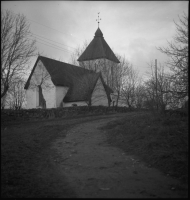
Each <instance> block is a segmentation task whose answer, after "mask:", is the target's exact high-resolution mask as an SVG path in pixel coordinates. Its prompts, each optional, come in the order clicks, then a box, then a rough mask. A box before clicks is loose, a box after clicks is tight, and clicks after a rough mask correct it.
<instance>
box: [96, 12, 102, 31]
mask: <svg viewBox="0 0 190 200" xmlns="http://www.w3.org/2000/svg"><path fill="white" fill-rule="evenodd" d="M99 14H100V12H98V19H96V21H97V22H98V28H99V23H100V20H102V19H100V18H99Z"/></svg>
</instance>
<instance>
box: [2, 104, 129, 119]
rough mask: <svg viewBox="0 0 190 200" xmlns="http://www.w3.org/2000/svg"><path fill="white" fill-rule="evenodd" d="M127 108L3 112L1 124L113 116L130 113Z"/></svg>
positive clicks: (97, 107) (95, 107) (82, 107)
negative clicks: (20, 121)
mask: <svg viewBox="0 0 190 200" xmlns="http://www.w3.org/2000/svg"><path fill="white" fill-rule="evenodd" d="M129 111H131V110H130V109H129V108H126V107H104V106H90V107H88V106H80V107H79V106H78V107H67V108H51V109H40V108H39V109H22V110H9V109H5V110H1V122H4V121H14V120H23V121H26V120H39V119H53V118H72V117H74V116H84V115H99V114H111V113H116V112H129Z"/></svg>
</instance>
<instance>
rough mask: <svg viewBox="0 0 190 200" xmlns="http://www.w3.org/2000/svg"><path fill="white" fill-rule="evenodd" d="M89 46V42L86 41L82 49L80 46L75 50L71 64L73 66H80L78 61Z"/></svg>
mask: <svg viewBox="0 0 190 200" xmlns="http://www.w3.org/2000/svg"><path fill="white" fill-rule="evenodd" d="M88 44H89V42H88V41H87V40H86V41H84V43H83V45H82V47H81V46H78V47H77V48H76V49H75V51H74V52H73V53H72V55H71V64H72V65H76V66H79V62H78V61H77V59H78V58H79V56H80V55H81V54H82V53H83V52H84V50H85V49H86V48H87V46H88ZM83 67H84V68H85V65H83Z"/></svg>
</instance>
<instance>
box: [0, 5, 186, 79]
mask: <svg viewBox="0 0 190 200" xmlns="http://www.w3.org/2000/svg"><path fill="white" fill-rule="evenodd" d="M188 3H189V2H188V1H1V10H6V9H8V10H11V11H13V12H14V13H15V14H17V13H21V14H24V15H25V16H26V19H27V20H28V22H29V23H30V30H31V32H32V33H33V34H35V38H36V40H37V43H36V46H37V51H38V52H39V53H41V54H43V55H45V56H47V57H50V58H54V59H57V60H61V61H63V62H68V63H70V62H71V55H72V53H73V52H74V51H75V49H77V48H78V47H82V46H83V44H84V42H85V41H87V42H88V43H90V41H91V40H92V39H93V38H94V33H95V31H96V30H97V28H98V24H97V21H96V19H97V18H98V12H100V14H99V15H100V18H101V20H100V24H99V27H100V29H101V31H102V33H103V36H104V39H105V40H106V42H107V43H108V45H109V46H110V48H111V49H112V50H113V52H114V53H115V54H119V55H121V56H125V58H126V59H127V60H128V61H129V62H130V63H131V64H132V65H133V66H134V68H135V69H136V70H137V71H138V72H139V75H140V76H142V77H146V75H147V71H148V70H149V64H150V62H151V61H153V62H154V60H155V59H157V61H158V64H164V62H166V60H167V59H168V58H167V57H166V56H165V55H164V54H162V53H161V52H159V51H158V50H157V48H156V47H166V46H167V41H172V37H173V36H174V35H175V33H176V27H175V24H174V21H175V22H178V21H179V16H182V15H183V13H188ZM36 59H37V57H35V58H32V60H31V66H30V69H32V67H33V66H34V63H35V61H36Z"/></svg>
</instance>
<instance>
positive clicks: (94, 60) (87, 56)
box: [77, 16, 120, 88]
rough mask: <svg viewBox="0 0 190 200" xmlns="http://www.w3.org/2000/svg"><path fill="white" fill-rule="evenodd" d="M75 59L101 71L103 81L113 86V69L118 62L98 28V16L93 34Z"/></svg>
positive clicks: (83, 65)
mask: <svg viewBox="0 0 190 200" xmlns="http://www.w3.org/2000/svg"><path fill="white" fill-rule="evenodd" d="M77 61H79V65H80V66H81V67H84V68H86V69H90V70H93V71H95V72H101V74H102V77H103V79H104V81H105V83H106V84H107V85H108V86H109V87H111V88H113V86H114V71H115V70H116V69H117V64H118V63H120V62H119V60H118V59H117V57H116V56H115V54H114V53H113V51H112V50H111V48H110V47H109V45H108V44H107V42H106V41H105V39H104V37H103V33H102V31H101V30H100V28H99V16H98V29H97V30H96V32H95V36H94V38H93V40H92V41H91V42H90V44H89V45H88V46H87V48H86V49H85V51H84V52H83V53H82V54H81V56H80V57H79V58H78V60H77Z"/></svg>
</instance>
